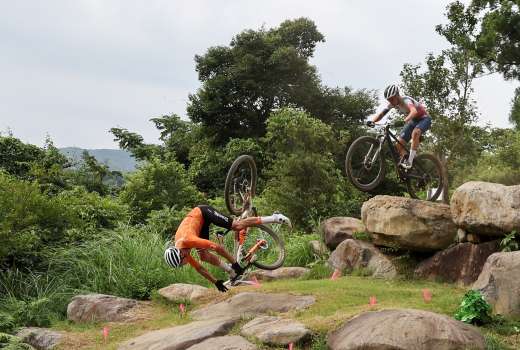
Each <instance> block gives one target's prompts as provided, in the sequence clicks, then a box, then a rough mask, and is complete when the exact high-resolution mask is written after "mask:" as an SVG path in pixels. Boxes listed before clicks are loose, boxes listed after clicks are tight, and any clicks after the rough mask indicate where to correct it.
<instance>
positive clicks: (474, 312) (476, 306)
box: [455, 290, 491, 324]
mask: <svg viewBox="0 0 520 350" xmlns="http://www.w3.org/2000/svg"><path fill="white" fill-rule="evenodd" d="M490 311H491V306H490V305H489V304H488V302H487V301H486V300H485V299H484V297H483V296H482V294H480V292H479V291H476V290H470V291H468V292H467V293H466V294H465V295H464V297H463V299H462V302H461V304H460V306H459V308H458V310H457V312H456V313H455V318H456V319H457V320H459V321H462V322H466V323H472V324H485V323H489V322H490V321H491V316H490Z"/></svg>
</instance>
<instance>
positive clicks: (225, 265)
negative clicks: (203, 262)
mask: <svg viewBox="0 0 520 350" xmlns="http://www.w3.org/2000/svg"><path fill="white" fill-rule="evenodd" d="M220 267H221V268H222V269H223V270H224V271H226V272H227V273H228V274H231V273H232V272H234V271H233V268H232V267H231V265H229V264H226V263H225V262H222V261H221V262H220Z"/></svg>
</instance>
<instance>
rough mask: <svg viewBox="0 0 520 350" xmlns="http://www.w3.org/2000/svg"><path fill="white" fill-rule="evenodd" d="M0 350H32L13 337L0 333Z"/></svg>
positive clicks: (32, 349)
mask: <svg viewBox="0 0 520 350" xmlns="http://www.w3.org/2000/svg"><path fill="white" fill-rule="evenodd" d="M0 349H4V350H34V348H33V347H32V346H30V345H29V344H24V343H22V340H21V339H20V338H18V337H15V336H13V335H9V334H5V333H0Z"/></svg>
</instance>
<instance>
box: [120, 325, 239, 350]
mask: <svg viewBox="0 0 520 350" xmlns="http://www.w3.org/2000/svg"><path fill="white" fill-rule="evenodd" d="M237 321H238V319H230V318H227V319H213V320H208V321H199V322H191V323H188V324H186V325H183V326H176V327H170V328H165V329H160V330H157V331H152V332H148V333H145V334H143V335H141V336H139V337H137V338H134V339H130V340H128V341H126V342H125V343H123V344H122V345H121V346H119V347H118V349H119V350H149V349H153V350H184V349H188V348H189V347H190V346H192V345H195V344H198V343H200V342H202V341H204V340H206V339H208V338H212V337H217V336H221V335H226V334H227V333H229V331H230V330H231V328H232V327H233V326H234V325H235V323H236V322H237Z"/></svg>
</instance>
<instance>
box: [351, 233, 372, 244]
mask: <svg viewBox="0 0 520 350" xmlns="http://www.w3.org/2000/svg"><path fill="white" fill-rule="evenodd" d="M352 238H354V239H357V240H358V241H366V242H372V236H371V235H370V234H369V233H367V232H364V231H361V232H354V233H352Z"/></svg>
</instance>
